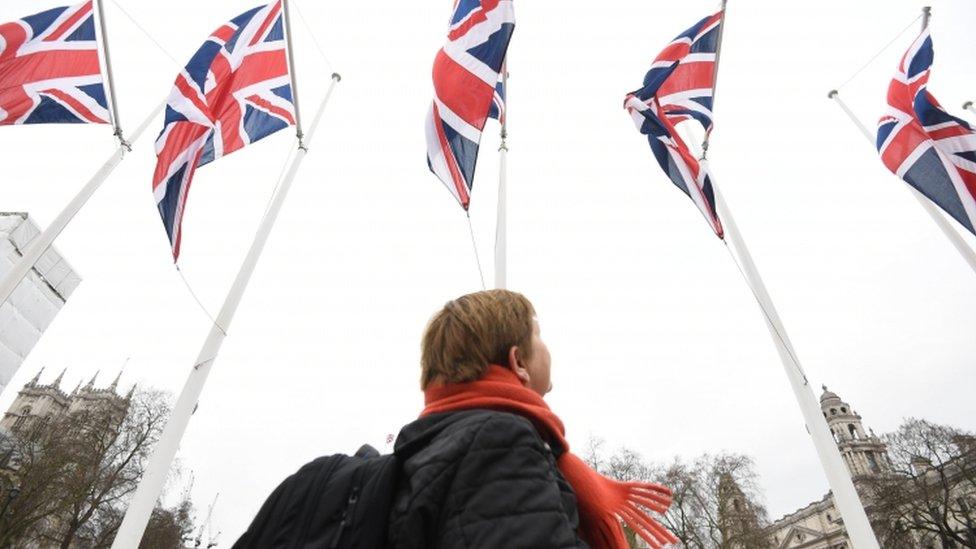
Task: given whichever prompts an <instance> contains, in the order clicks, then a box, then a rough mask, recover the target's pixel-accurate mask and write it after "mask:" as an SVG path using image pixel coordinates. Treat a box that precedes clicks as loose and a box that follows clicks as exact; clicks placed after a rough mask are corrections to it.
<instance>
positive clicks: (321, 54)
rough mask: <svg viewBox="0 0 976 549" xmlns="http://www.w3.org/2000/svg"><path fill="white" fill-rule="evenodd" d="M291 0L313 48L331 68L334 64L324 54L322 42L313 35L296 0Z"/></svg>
mask: <svg viewBox="0 0 976 549" xmlns="http://www.w3.org/2000/svg"><path fill="white" fill-rule="evenodd" d="M291 1H292V5H293V6H295V11H296V12H297V13H298V18H299V19H301V20H302V25H305V30H307V31H308V35H309V36H311V37H312V43H313V44H315V49H317V50H319V55H320V56H321V57H322V60H323V61H325V64H326V65H328V66H329V70H330V71H331V70H333V66H334V65H333V64H332V61H330V60H329V57H328V56H327V55H325V49H324V48H322V44H320V43H319V39H318V38H316V37H315V31H313V30H312V25H310V24H309V23H308V20H307V19H305V14H304V13H302V7H301V6H300V5H298V1H297V0H291Z"/></svg>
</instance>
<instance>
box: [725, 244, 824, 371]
mask: <svg viewBox="0 0 976 549" xmlns="http://www.w3.org/2000/svg"><path fill="white" fill-rule="evenodd" d="M722 244H724V245H725V251H727V252H729V257H731V258H732V263H735V267H736V268H737V269H739V274H741V275H742V278H744V279H745V280H746V286H748V287H749V291H750V292H751V293H752V297H753V298H754V299H755V300H756V303H757V304H758V305H759V310H760V311H762V314H763V317H765V318H766V322H767V323H768V324H769V327H770V329H771V330H772V332H773V334H775V335H776V339H778V340H779V342H780V344H781V345H782V346H783V349H784V350H785V351H786V354H788V355H789V356H790V361H791V362H792V363H793V368H795V369H796V372H797V373H798V374H800V377H802V378H803V384H804V385H810V382H809V380H807V373H806V372H804V371H803V366H800V360H799V359H798V358H797V356H796V355H795V354H794V352H793V346H792V345H790V344H788V343H787V342H786V339H785V338H783V334H781V333H780V331H779V328H777V327H776V324H775V323H774V322H773V319H772V317H771V316H769V311H767V310H766V306H765V305H764V304H763V302H762V299H760V298H759V294H757V293H756V289H755V288H753V287H752V284H750V283H749V277H748V276H747V275H746V272H745V270H743V268H742V264H741V263H740V262H739V258H738V257H737V256H736V255H735V252H733V251H732V248H731V247H730V246H729V243H728V242H726V241H725V239H722Z"/></svg>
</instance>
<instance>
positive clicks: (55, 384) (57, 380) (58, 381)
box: [51, 368, 68, 389]
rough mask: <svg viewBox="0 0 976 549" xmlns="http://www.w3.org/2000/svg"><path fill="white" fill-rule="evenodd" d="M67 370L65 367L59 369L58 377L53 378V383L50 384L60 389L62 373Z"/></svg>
mask: <svg viewBox="0 0 976 549" xmlns="http://www.w3.org/2000/svg"><path fill="white" fill-rule="evenodd" d="M67 371H68V369H67V368H65V369H64V370H61V373H60V374H58V378H57V379H55V380H54V382H53V383H51V385H52V386H53V387H54V388H55V389H60V388H61V380H62V379H64V374H65V372H67Z"/></svg>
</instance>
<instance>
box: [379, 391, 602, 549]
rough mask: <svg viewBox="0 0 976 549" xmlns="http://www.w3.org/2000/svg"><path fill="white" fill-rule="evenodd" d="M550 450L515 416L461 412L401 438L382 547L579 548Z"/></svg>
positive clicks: (432, 419) (416, 426) (428, 420)
mask: <svg viewBox="0 0 976 549" xmlns="http://www.w3.org/2000/svg"><path fill="white" fill-rule="evenodd" d="M553 450H555V451H557V452H559V451H561V449H559V448H554V449H552V450H551V449H550V448H549V445H547V444H546V443H544V442H543V440H542V439H541V438H540V437H539V434H538V432H537V431H536V430H535V428H534V427H533V426H532V424H531V423H530V422H529V421H528V420H526V419H525V418H522V417H520V416H517V415H513V414H508V413H504V412H494V411H488V410H466V411H461V412H449V413H443V414H435V415H431V416H428V417H425V418H421V419H419V420H417V421H415V422H413V423H411V424H409V425H407V426H406V427H404V428H403V430H402V431H400V436H399V437H398V438H397V442H396V446H395V449H394V451H395V453H396V454H397V456H398V457H399V458H400V462H401V464H402V467H403V470H402V473H401V480H400V481H399V484H398V487H397V491H396V495H395V497H394V501H393V509H392V512H391V514H390V523H389V541H390V546H391V547H393V548H394V549H411V548H424V549H434V548H443V549H447V548H452V549H453V548H458V549H468V548H471V549H473V548H492V549H494V548H502V547H504V548H509V547H510V548H530V547H531V548H566V547H574V548H575V547H584V548H585V547H586V544H585V543H584V542H583V541H581V540H580V539H579V537H578V536H577V532H576V529H577V526H578V523H579V517H578V513H577V509H576V497H575V495H574V494H573V490H572V488H571V487H570V486H569V484H568V483H567V482H566V480H565V479H564V478H563V476H562V475H561V474H560V473H559V470H558V469H557V468H556V457H555V456H554V455H553Z"/></svg>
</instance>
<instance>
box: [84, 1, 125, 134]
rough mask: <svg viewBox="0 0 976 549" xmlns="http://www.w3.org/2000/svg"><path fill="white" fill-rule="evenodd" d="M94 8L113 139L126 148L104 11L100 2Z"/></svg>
mask: <svg viewBox="0 0 976 549" xmlns="http://www.w3.org/2000/svg"><path fill="white" fill-rule="evenodd" d="M92 3H93V4H94V6H95V10H96V11H98V31H99V34H101V37H102V55H103V56H104V57H105V84H106V87H107V88H108V90H106V91H107V92H108V93H106V94H105V96H106V97H107V99H108V108H109V112H110V113H111V115H112V126H113V127H114V130H115V137H117V138H118V139H119V143H121V144H122V145H123V146H128V145H129V143H127V142H126V140H125V137H123V135H122V122H120V121H119V109H118V106H117V104H116V102H115V79H114V78H113V76H112V58H111V57H110V56H109V54H108V32H107V31H106V30H105V11H104V10H103V7H102V0H92Z"/></svg>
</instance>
